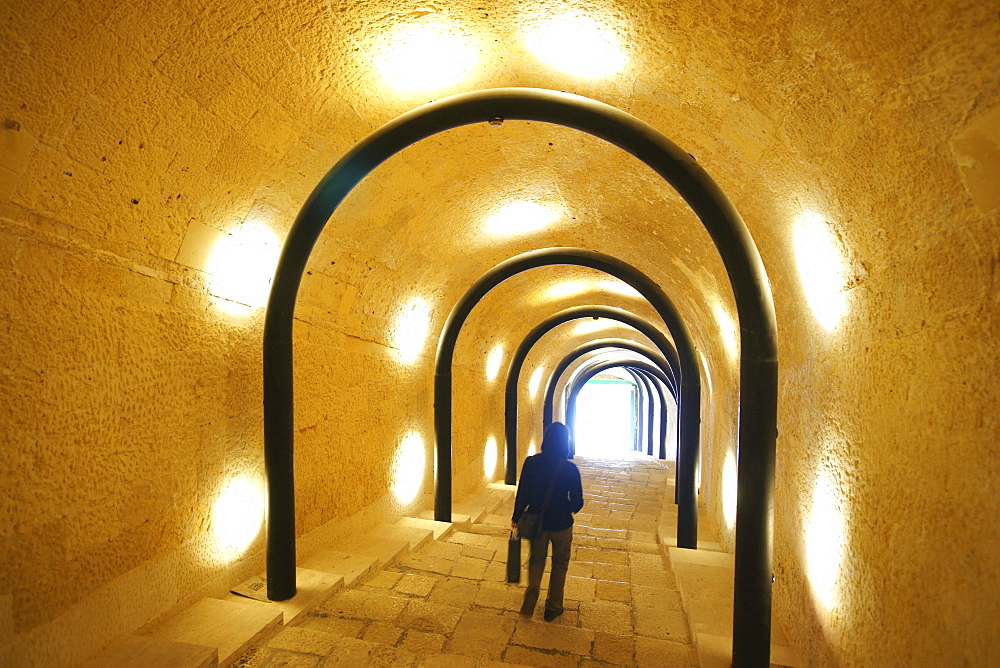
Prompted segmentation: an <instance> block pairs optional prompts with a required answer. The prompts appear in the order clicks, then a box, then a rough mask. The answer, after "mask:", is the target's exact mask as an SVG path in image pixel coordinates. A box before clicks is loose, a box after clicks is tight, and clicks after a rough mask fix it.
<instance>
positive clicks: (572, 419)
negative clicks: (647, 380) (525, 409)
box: [566, 360, 666, 459]
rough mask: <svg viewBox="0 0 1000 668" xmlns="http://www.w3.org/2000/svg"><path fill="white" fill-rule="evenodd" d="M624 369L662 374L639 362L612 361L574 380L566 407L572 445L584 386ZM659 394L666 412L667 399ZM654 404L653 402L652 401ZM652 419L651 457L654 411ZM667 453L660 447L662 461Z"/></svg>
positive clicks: (648, 440) (649, 449)
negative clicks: (577, 402) (604, 375)
mask: <svg viewBox="0 0 1000 668" xmlns="http://www.w3.org/2000/svg"><path fill="white" fill-rule="evenodd" d="M616 368H624V369H626V370H629V371H632V370H635V372H636V373H638V374H639V375H643V376H644V375H645V374H649V376H651V377H654V378H657V377H658V376H659V374H661V373H662V372H661V371H660V370H659V369H657V368H656V367H655V366H653V365H652V364H649V363H646V362H641V361H638V360H611V361H607V362H598V363H597V364H594V365H593V366H591V367H589V368H588V369H587V370H586V371H584V372H582V374H581V375H580V377H579V378H577V379H574V381H573V385H572V387H571V388H570V391H569V400H568V401H567V405H566V426H567V427H569V429H570V436H571V437H570V443H573V444H575V443H576V400H577V398H578V397H579V395H580V392H581V390H583V386H584V385H586V384H587V382H588V381H590V380H591V379H592V378H593V377H594V376H596V375H597V374H599V373H601V372H602V371H607V370H608V369H616ZM646 391H647V393H649V394H650V395H652V394H653V393H652V390H650V389H649V386H647V387H646ZM657 394H658V395H659V398H660V402H661V406H662V407H663V410H664V411H666V398H665V397H664V396H663V393H662V391H660V390H659V388H657ZM650 403H651V404H652V401H650ZM649 413H650V417H649V422H648V425H647V428H648V429H649V430H650V435H649V436H648V438H647V443H648V446H647V451H646V454H647V455H649V456H652V455H653V452H652V449H653V440H652V431H651V430H652V411H649ZM665 458H666V453H665V452H664V451H663V447H662V445H661V447H660V459H665Z"/></svg>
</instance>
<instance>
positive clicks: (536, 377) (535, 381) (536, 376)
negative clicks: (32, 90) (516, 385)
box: [528, 367, 545, 399]
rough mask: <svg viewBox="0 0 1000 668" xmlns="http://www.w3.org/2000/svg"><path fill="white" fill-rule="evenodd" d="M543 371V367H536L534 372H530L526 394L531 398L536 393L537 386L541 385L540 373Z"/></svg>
mask: <svg viewBox="0 0 1000 668" xmlns="http://www.w3.org/2000/svg"><path fill="white" fill-rule="evenodd" d="M543 373H545V368H544V367H538V368H537V369H535V372H534V373H533V374H531V378H529V379H528V396H530V397H531V398H532V399H534V398H535V395H537V394H538V388H539V387H541V385H542V374H543Z"/></svg>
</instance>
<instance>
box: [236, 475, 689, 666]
mask: <svg viewBox="0 0 1000 668" xmlns="http://www.w3.org/2000/svg"><path fill="white" fill-rule="evenodd" d="M575 461H576V463H577V465H578V466H579V467H580V472H581V474H582V477H583V485H584V496H585V505H584V508H583V510H582V512H581V513H580V514H579V515H577V518H576V525H575V531H574V534H575V535H574V541H573V560H572V561H571V562H570V567H569V577H568V579H567V583H566V602H565V603H566V612H565V613H564V614H563V615H562V616H561V617H559V618H558V619H557V620H555V621H553V622H545V621H543V620H542V619H541V614H542V608H543V607H544V606H543V605H542V604H541V601H540V602H539V605H538V607H537V611H536V616H535V618H534V619H530V620H526V619H522V618H521V617H520V616H519V615H518V608H519V607H520V603H521V596H522V592H523V588H524V582H525V580H526V577H527V573H526V570H525V569H524V568H523V567H522V583H521V584H507V583H506V560H507V534H508V527H509V521H510V519H509V513H507V514H505V515H489V516H487V518H486V519H485V521H484V522H482V523H480V524H475V525H472V526H471V527H469V528H468V530H467V531H453V532H452V533H451V534H449V535H448V536H447V537H446V538H445V539H444V540H441V541H430V542H428V543H427V544H425V545H424V546H423V547H421V548H420V549H418V550H416V551H414V552H412V553H410V554H408V555H407V556H405V557H404V558H402V559H401V560H400V561H398V562H397V563H395V564H394V565H392V566H390V567H388V568H386V569H383V570H378V571H375V572H373V573H372V574H371V575H369V576H368V577H367V578H366V579H364V580H362V581H361V582H360V583H358V584H357V585H355V586H354V587H352V588H349V589H342V590H340V591H338V592H337V593H336V594H334V595H333V596H331V597H330V598H328V599H327V600H326V601H325V602H324V603H322V604H321V605H320V606H319V607H318V608H316V609H314V610H313V611H312V612H310V613H309V614H308V615H305V616H304V617H302V618H301V619H300V620H299V621H298V622H296V623H295V624H293V625H291V626H287V627H285V628H283V629H281V630H280V631H279V632H277V633H276V634H274V635H273V636H271V637H270V638H268V639H266V640H265V641H263V643H262V644H261V645H260V646H257V647H254V648H253V649H251V650H250V651H249V652H247V653H246V654H245V655H244V656H243V657H241V658H240V659H239V660H237V661H236V663H235V664H234V665H236V666H242V667H244V668H265V667H267V668H272V667H275V668H276V667H278V666H287V667H289V668H292V667H302V668H306V667H312V666H324V667H325V666H345V667H346V666H351V667H354V666H394V667H395V666H404V667H405V666H413V667H417V666H420V667H424V666H426V667H431V666H442V667H445V666H447V667H449V668H450V667H458V668H462V667H465V666H469V667H472V666H509V665H524V666H657V667H672V666H677V667H681V668H689V667H690V666H697V665H698V661H697V658H696V654H695V652H694V651H693V648H692V646H691V640H690V638H689V634H688V623H687V619H686V617H685V615H684V612H683V611H682V608H681V598H680V595H679V594H678V592H677V586H676V583H675V582H674V578H673V575H672V573H671V570H670V568H669V564H667V563H666V562H665V561H664V557H662V556H661V551H660V549H659V545H657V543H656V528H657V523H658V520H659V516H660V514H661V511H662V509H663V508H664V506H665V505H666V504H671V503H672V496H673V485H672V480H670V477H669V476H668V471H667V469H666V468H665V467H664V466H663V465H662V464H661V463H659V462H657V461H656V460H650V459H648V458H642V459H635V460H624V461H608V460H596V459H582V458H578V459H576V460H575ZM503 512H505V513H506V512H507V509H504V510H503ZM522 558H523V560H526V559H527V543H525V544H524V554H523V555H522ZM547 578H548V576H547V575H546V578H545V580H543V582H542V586H543V593H542V597H543V598H542V600H544V591H545V587H546V585H547V582H546V580H547Z"/></svg>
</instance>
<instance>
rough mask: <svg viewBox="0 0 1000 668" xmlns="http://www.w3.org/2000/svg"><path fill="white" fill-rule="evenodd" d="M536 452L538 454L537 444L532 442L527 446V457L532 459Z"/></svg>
mask: <svg viewBox="0 0 1000 668" xmlns="http://www.w3.org/2000/svg"><path fill="white" fill-rule="evenodd" d="M536 452H538V444H537V443H535V442H534V441H532V442H531V444H530V445H529V446H528V456H529V457H532V456H534V454H535V453H536Z"/></svg>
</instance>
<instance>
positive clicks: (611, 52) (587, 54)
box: [524, 17, 627, 78]
mask: <svg viewBox="0 0 1000 668" xmlns="http://www.w3.org/2000/svg"><path fill="white" fill-rule="evenodd" d="M524 42H525V45H526V46H527V47H528V50H529V51H531V53H533V54H534V55H535V57H536V58H538V59H539V60H541V61H542V62H544V63H546V64H548V65H551V66H552V67H554V68H556V69H557V70H560V71H562V72H565V73H566V74H572V75H575V76H581V77H588V78H599V77H607V76H611V75H612V74H617V73H618V72H620V71H621V70H622V69H624V67H625V63H626V61H627V56H626V54H625V51H624V50H623V49H622V46H621V40H619V38H618V35H617V34H615V32H614V31H613V30H611V29H610V28H609V27H607V26H602V25H599V24H597V23H595V22H594V21H593V20H590V19H585V18H582V17H563V18H558V19H547V20H542V21H541V22H539V23H538V24H537V25H536V26H534V27H533V28H531V29H530V30H529V31H527V33H526V34H525V36H524Z"/></svg>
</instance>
